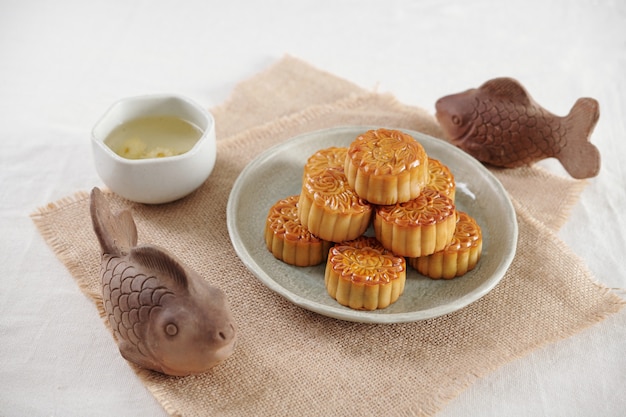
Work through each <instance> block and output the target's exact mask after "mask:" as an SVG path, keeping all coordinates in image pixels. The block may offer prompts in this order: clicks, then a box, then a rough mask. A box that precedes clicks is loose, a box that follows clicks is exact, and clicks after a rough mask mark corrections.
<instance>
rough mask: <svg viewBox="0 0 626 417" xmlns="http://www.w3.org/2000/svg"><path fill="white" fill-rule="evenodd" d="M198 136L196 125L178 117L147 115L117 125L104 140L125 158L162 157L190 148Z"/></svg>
mask: <svg viewBox="0 0 626 417" xmlns="http://www.w3.org/2000/svg"><path fill="white" fill-rule="evenodd" d="M201 136H202V131H201V130H200V129H199V128H198V127H197V126H195V125H194V124H192V123H189V122H188V121H186V120H183V119H180V118H178V117H173V116H147V117H140V118H137V119H133V120H129V121H128V122H126V123H123V124H121V125H119V126H118V127H116V128H115V129H113V131H112V132H111V133H110V134H109V136H107V138H106V139H105V140H104V143H105V144H106V145H107V146H108V147H109V148H111V149H112V150H113V152H115V153H116V154H118V155H119V156H121V157H124V158H128V159H145V158H163V157H167V156H175V155H180V154H183V153H185V152H187V151H189V150H190V149H191V148H193V146H194V145H195V144H196V142H197V141H198V139H200V137H201Z"/></svg>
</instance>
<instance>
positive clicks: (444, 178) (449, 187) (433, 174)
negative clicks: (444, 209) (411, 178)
mask: <svg viewBox="0 0 626 417" xmlns="http://www.w3.org/2000/svg"><path fill="white" fill-rule="evenodd" d="M428 176H429V178H428V186H429V187H432V188H434V189H435V190H437V191H439V192H440V193H441V194H443V195H445V196H447V197H450V200H452V201H454V198H455V195H456V183H455V181H454V175H452V172H451V171H450V168H448V167H447V166H446V165H444V164H442V163H441V161H439V160H437V159H433V158H428Z"/></svg>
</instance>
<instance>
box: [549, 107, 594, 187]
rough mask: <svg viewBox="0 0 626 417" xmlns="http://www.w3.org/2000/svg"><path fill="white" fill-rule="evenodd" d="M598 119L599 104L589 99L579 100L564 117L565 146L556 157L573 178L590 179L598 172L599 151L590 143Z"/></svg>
mask: <svg viewBox="0 0 626 417" xmlns="http://www.w3.org/2000/svg"><path fill="white" fill-rule="evenodd" d="M599 117H600V105H599V103H598V102H597V101H596V100H595V99H593V98H589V97H583V98H579V99H578V100H577V101H576V103H575V104H574V106H573V107H572V110H571V111H570V112H569V114H568V115H567V116H566V117H565V127H566V129H567V139H568V141H567V145H566V146H564V147H563V148H562V149H561V151H560V152H559V153H558V154H557V155H556V157H557V159H558V160H559V161H560V162H561V164H563V167H564V168H565V169H566V170H567V172H568V173H569V174H570V175H571V176H572V177H574V178H577V179H583V178H591V177H595V176H596V175H598V172H599V171H600V151H599V150H598V148H596V147H595V145H593V144H592V143H591V142H590V138H591V133H593V129H594V128H595V126H596V123H597V122H598V118H599Z"/></svg>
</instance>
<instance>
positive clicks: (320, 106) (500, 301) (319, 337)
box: [32, 56, 624, 416]
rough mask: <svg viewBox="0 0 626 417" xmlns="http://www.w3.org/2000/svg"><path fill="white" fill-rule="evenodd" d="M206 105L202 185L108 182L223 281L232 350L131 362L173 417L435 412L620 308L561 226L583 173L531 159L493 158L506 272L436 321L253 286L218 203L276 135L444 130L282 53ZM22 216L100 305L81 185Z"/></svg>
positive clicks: (144, 228) (145, 229)
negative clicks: (509, 218) (316, 307)
mask: <svg viewBox="0 0 626 417" xmlns="http://www.w3.org/2000/svg"><path fill="white" fill-rule="evenodd" d="M211 111H212V113H213V115H214V116H215V119H216V124H217V137H218V145H217V148H218V156H217V162H216V166H215V169H214V171H213V173H212V174H211V176H210V177H209V179H208V180H207V181H206V183H205V184H204V185H203V186H202V187H201V188H200V189H198V190H197V191H196V192H194V193H193V194H191V195H190V196H188V197H186V198H184V199H181V200H179V201H177V202H174V203H170V204H164V205H157V206H149V205H142V204H137V203H131V202H129V201H126V200H124V199H122V198H121V197H118V196H117V195H115V194H112V193H107V197H108V199H109V201H110V202H111V205H112V208H113V210H114V211H115V210H119V209H122V208H130V209H131V211H132V214H133V216H134V218H135V222H136V223H137V229H138V232H139V242H140V243H152V244H156V245H159V246H163V247H165V248H167V249H168V250H169V251H171V252H172V253H174V254H175V255H176V256H177V257H179V258H180V259H181V260H182V261H183V262H185V263H186V264H188V265H189V266H190V267H191V268H193V269H195V270H196V271H198V272H199V273H200V274H201V275H202V276H203V277H205V279H207V280H208V281H210V282H211V283H212V284H213V285H216V286H219V287H220V288H222V289H223V290H224V291H225V293H226V294H227V296H228V298H229V302H230V305H231V309H232V312H233V315H234V317H235V320H236V322H237V323H238V330H239V342H238V346H237V350H236V351H235V353H234V355H233V356H232V357H231V358H229V359H228V360H227V361H225V362H224V363H222V364H220V365H219V366H217V367H215V368H213V369H212V370H211V371H210V372H208V373H205V374H202V375H197V376H189V377H168V376H164V375H161V374H158V373H155V372H151V371H146V370H143V369H140V368H138V367H135V366H134V365H132V364H129V366H131V367H133V369H134V370H135V371H136V373H137V375H138V377H139V378H141V380H142V381H143V382H144V383H145V385H146V387H147V388H148V389H149V390H150V391H151V392H152V393H153V395H154V396H155V398H156V399H157V400H158V401H159V402H160V403H161V404H162V406H163V407H164V409H165V410H166V411H167V412H168V413H169V414H171V415H184V416H204V415H213V416H217V415H223V416H241V415H301V416H313V415H360V416H368V415H372V416H373V415H384V414H387V413H389V411H390V410H392V412H393V414H394V415H400V416H432V415H434V414H436V413H437V411H438V410H441V409H442V407H444V406H445V403H446V401H448V400H450V399H451V398H454V397H455V396H456V395H458V393H459V392H461V391H462V390H463V389H464V388H466V387H467V386H469V384H471V383H472V382H473V381H475V380H476V379H477V378H480V377H481V376H484V375H486V374H487V373H489V372H490V371H492V370H494V369H496V368H497V367H499V366H501V365H503V364H505V363H507V362H509V361H511V360H514V359H516V358H520V357H521V356H523V355H525V354H527V353H529V352H531V351H532V350H533V349H536V348H538V347H541V346H543V345H545V344H547V343H550V342H554V341H556V340H559V339H562V338H565V337H569V336H571V335H573V334H575V333H577V332H579V331H581V330H582V329H584V328H586V327H588V326H591V325H593V324H594V323H597V322H598V321H600V320H602V319H603V318H605V317H607V316H608V315H609V314H612V313H615V312H617V311H619V310H620V309H621V308H622V307H623V305H624V301H623V300H622V299H621V298H620V297H618V296H617V295H615V294H614V293H613V292H611V291H610V290H609V289H607V288H606V287H604V286H602V285H601V284H599V283H597V282H596V280H595V279H594V277H593V276H592V274H591V272H590V271H589V270H588V269H587V268H586V267H585V265H584V263H583V262H582V261H581V259H579V258H578V257H577V256H576V255H575V254H574V253H573V252H572V251H570V249H569V248H568V247H567V246H566V245H565V244H564V243H563V242H562V241H561V240H560V239H559V238H558V237H557V236H556V234H555V232H556V231H558V229H559V227H560V226H562V225H563V224H564V223H565V222H566V220H567V217H568V213H569V210H570V209H571V206H572V205H573V204H574V203H575V202H576V201H577V198H578V196H579V194H580V192H581V191H582V189H583V187H584V185H585V182H584V181H576V180H572V179H569V178H562V177H558V176H556V175H554V174H551V173H549V172H548V171H546V170H544V169H541V168H538V167H525V168H519V169H509V170H503V169H493V170H492V172H493V173H494V174H495V175H496V176H497V177H498V179H500V181H501V182H502V183H503V185H504V186H505V188H506V189H507V191H508V193H509V195H510V197H511V199H512V201H513V203H514V206H515V209H516V213H517V220H518V224H519V239H518V246H517V253H516V256H515V259H514V260H513V263H512V265H511V267H510V268H509V270H508V272H507V273H506V275H505V276H504V278H503V279H502V281H501V282H500V283H499V284H498V285H497V286H496V287H495V288H494V289H493V290H492V291H491V292H490V293H488V294H487V295H486V296H484V297H483V298H481V299H480V300H478V301H476V302H474V303H472V304H470V305H469V306H467V307H466V308H464V309H462V310H459V311H457V312H455V313H451V314H448V315H445V316H442V317H438V318H434V319H429V320H424V321H419V322H414V323H405V324H384V325H377V324H362V323H353V322H345V321H340V320H335V319H332V318H328V317H324V316H321V315H318V314H316V313H312V312H309V311H307V310H304V309H301V308H299V307H297V306H294V305H292V304H291V303H289V302H288V301H287V300H285V299H283V298H282V297H280V296H279V295H277V294H275V293H273V292H271V291H270V290H269V289H267V288H266V287H265V286H264V285H262V284H261V283H260V282H259V281H258V280H257V279H256V278H255V277H254V276H253V275H252V273H251V272H249V271H248V270H247V269H246V267H245V266H244V265H243V264H242V263H241V261H240V260H239V259H238V257H237V255H236V253H235V251H234V249H233V248H232V246H231V243H230V239H229V235H228V231H227V227H226V204H227V201H228V197H229V193H230V190H231V187H232V185H233V183H234V181H235V180H236V179H237V176H238V175H239V173H240V172H241V171H242V169H243V168H244V167H245V166H246V164H247V163H248V162H250V161H251V160H253V159H254V158H255V156H257V155H258V154H260V153H261V152H263V151H264V150H265V149H267V148H269V147H270V146H272V145H275V144H278V143H281V142H283V141H285V140H287V139H289V138H291V137H293V136H296V135H298V134H300V133H305V132H310V131H313V130H318V129H323V128H330V127H336V126H342V125H379V126H386V127H393V128H405V129H412V130H417V131H421V132H424V133H426V134H429V135H432V136H435V137H442V134H441V130H440V128H439V126H438V125H437V122H436V121H435V119H434V118H433V116H432V115H431V114H428V113H427V112H425V111H424V110H422V109H419V108H415V107H411V106H406V105H403V104H402V103H400V102H398V101H397V100H396V99H395V98H394V97H393V96H391V95H389V94H378V93H376V92H372V91H366V90H364V89H362V88H360V87H358V86H356V85H354V84H352V83H351V82H349V81H346V80H343V79H340V78H338V77H335V76H333V75H332V74H329V73H326V72H324V71H321V70H319V69H316V68H314V67H312V66H311V65H309V64H307V63H305V62H303V61H300V60H298V59H295V58H292V57H289V56H287V57H284V58H283V59H281V60H280V61H279V62H277V63H275V64H274V65H272V66H271V67H270V68H268V69H267V70H265V71H263V72H262V73H260V74H258V75H256V76H254V77H253V78H251V79H250V80H247V81H244V82H242V83H241V84H239V85H238V86H237V87H236V89H235V90H234V92H233V94H232V96H231V98H230V99H229V100H228V101H227V102H226V103H224V104H223V105H221V106H219V107H217V108H214V109H211ZM267 209H268V208H267V207H259V210H263V211H266V210H267ZM32 218H33V220H34V222H35V223H36V225H37V227H38V229H39V231H40V232H41V234H42V236H43V237H44V238H45V239H46V241H47V242H48V244H49V245H50V247H51V248H52V250H53V251H54V252H55V253H56V254H57V256H58V257H59V259H60V260H61V261H62V262H63V263H64V264H65V265H66V267H67V268H68V270H69V271H70V272H71V274H72V276H73V277H74V278H75V280H76V282H77V284H78V285H79V286H80V288H81V289H82V290H83V291H84V292H85V294H86V295H87V296H88V297H90V298H91V299H92V300H93V301H94V303H95V305H96V306H97V308H98V309H99V311H100V313H101V314H102V313H103V308H102V303H101V297H100V283H99V276H98V270H99V265H100V248H99V246H98V243H97V240H96V238H95V235H94V233H93V230H92V226H91V219H90V217H89V195H88V192H87V191H86V190H85V191H80V192H77V193H76V194H75V195H73V196H69V197H67V198H66V199H63V200H61V201H57V202H53V203H50V204H49V205H47V206H46V207H42V208H41V209H39V210H38V211H37V212H36V213H33V214H32ZM461 279H462V278H461ZM105 325H107V326H108V324H107V323H106V322H105ZM111 348H112V349H117V347H116V346H115V342H114V340H113V338H111Z"/></svg>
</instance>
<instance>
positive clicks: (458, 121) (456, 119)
mask: <svg viewBox="0 0 626 417" xmlns="http://www.w3.org/2000/svg"><path fill="white" fill-rule="evenodd" d="M452 123H454V124H455V125H456V126H459V125H460V124H461V118H460V117H459V116H457V115H456V114H455V115H453V116H452Z"/></svg>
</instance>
